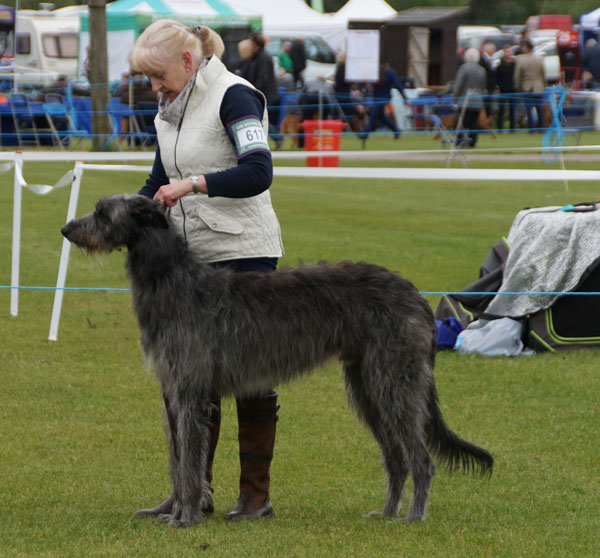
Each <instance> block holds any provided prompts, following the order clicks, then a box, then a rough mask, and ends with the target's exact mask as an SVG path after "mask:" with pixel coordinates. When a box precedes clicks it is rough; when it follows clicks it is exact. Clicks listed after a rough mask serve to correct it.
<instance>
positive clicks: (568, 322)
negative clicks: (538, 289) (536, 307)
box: [526, 260, 600, 352]
mask: <svg viewBox="0 0 600 558" xmlns="http://www.w3.org/2000/svg"><path fill="white" fill-rule="evenodd" d="M599 264H600V261H598V260H597V261H596V262H595V263H594V264H593V265H592V266H591V267H590V268H589V269H588V271H587V272H586V273H585V274H584V276H583V277H582V278H581V281H580V283H579V285H578V286H577V287H576V288H575V289H573V292H600V265H599ZM598 316H600V296H594V295H582V296H577V295H567V296H561V297H559V298H558V299H556V301H555V302H554V304H553V305H552V306H551V307H550V308H547V309H546V310H542V311H541V312H537V313H536V314H533V315H531V316H529V317H528V319H527V326H528V334H527V339H526V344H527V346H528V347H531V348H532V349H534V350H535V351H538V352H541V351H556V350H559V349H573V348H585V347H600V319H599V318H598Z"/></svg>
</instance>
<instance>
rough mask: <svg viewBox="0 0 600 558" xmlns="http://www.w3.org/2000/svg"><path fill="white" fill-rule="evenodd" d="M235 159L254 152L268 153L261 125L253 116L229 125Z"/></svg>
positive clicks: (265, 135) (265, 136) (265, 137)
mask: <svg viewBox="0 0 600 558" xmlns="http://www.w3.org/2000/svg"><path fill="white" fill-rule="evenodd" d="M228 127H229V130H230V131H231V135H232V136H233V141H234V144H235V152H236V155H237V158H238V159H239V158H241V157H243V156H244V155H248V154H249V153H254V152H256V151H270V150H269V144H268V142H267V134H266V133H265V131H264V129H263V127H262V123H261V122H260V120H258V118H256V117H255V116H244V117H242V118H238V119H237V120H235V121H234V122H231V123H230V124H229V125H228Z"/></svg>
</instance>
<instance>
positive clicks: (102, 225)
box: [61, 194, 169, 253]
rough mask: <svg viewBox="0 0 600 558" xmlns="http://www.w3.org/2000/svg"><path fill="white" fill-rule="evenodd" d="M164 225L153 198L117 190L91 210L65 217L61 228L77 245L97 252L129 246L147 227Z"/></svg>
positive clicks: (67, 237) (158, 206) (166, 225)
mask: <svg viewBox="0 0 600 558" xmlns="http://www.w3.org/2000/svg"><path fill="white" fill-rule="evenodd" d="M168 226H169V225H168V223H167V219H166V217H165V214H164V212H163V211H162V209H161V206H160V205H159V204H158V203H157V202H155V201H153V200H151V199H149V198H147V197H145V196H139V195H129V194H121V195H116V196H110V197H106V198H102V199H100V200H98V202H97V203H96V209H95V210H94V211H93V212H91V213H88V214H87V215H84V216H83V217H80V218H79V219H73V220H72V221H69V222H68V223H67V224H66V225H65V226H64V227H63V228H62V229H61V232H62V234H63V235H64V237H65V238H66V239H67V240H69V241H70V242H72V243H73V244H75V245H76V246H78V247H79V248H82V249H83V250H86V251H87V252H90V253H100V252H111V251H112V250H120V249H121V248H122V247H123V246H129V245H130V244H131V243H132V242H133V241H135V239H137V238H139V236H140V235H142V234H143V231H144V230H147V229H148V228H158V229H166V228H168Z"/></svg>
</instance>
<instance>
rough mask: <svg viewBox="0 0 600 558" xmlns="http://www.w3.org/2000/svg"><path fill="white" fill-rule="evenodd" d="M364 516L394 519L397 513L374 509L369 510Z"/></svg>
mask: <svg viewBox="0 0 600 558" xmlns="http://www.w3.org/2000/svg"><path fill="white" fill-rule="evenodd" d="M365 517H367V518H369V519H377V518H380V517H383V518H387V519H394V518H395V517H397V514H390V513H386V512H384V511H380V510H375V511H372V512H369V513H368V514H367V515H365Z"/></svg>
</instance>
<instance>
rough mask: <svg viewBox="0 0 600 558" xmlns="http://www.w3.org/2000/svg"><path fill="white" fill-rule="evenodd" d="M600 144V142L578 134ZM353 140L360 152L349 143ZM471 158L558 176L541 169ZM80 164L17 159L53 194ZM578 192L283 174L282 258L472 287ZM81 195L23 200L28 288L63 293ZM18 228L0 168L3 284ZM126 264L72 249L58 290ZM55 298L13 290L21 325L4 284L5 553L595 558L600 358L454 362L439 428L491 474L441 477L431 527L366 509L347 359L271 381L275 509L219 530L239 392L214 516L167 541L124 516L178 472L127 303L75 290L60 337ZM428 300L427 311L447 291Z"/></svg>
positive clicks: (227, 496)
mask: <svg viewBox="0 0 600 558" xmlns="http://www.w3.org/2000/svg"><path fill="white" fill-rule="evenodd" d="M569 139H570V138H569ZM598 139H599V138H598V135H597V134H591V133H589V134H584V138H583V141H584V142H585V143H589V144H595V143H598ZM494 141H495V142H496V143H494ZM540 141H541V138H540V136H533V135H529V134H525V135H518V134H510V135H509V134H503V135H501V136H499V137H498V139H497V140H492V139H491V138H489V137H483V138H482V141H481V144H482V145H481V147H486V146H487V147H491V146H494V145H506V146H507V147H508V146H512V145H516V144H518V145H536V142H537V145H539V143H540ZM436 145H437V142H435V141H434V140H432V139H431V137H425V136H414V137H407V136H406V137H405V136H403V137H402V138H401V139H400V140H398V141H396V142H394V141H393V140H390V139H387V138H371V139H370V140H369V145H368V147H369V148H372V149H379V148H402V149H410V148H432V147H435V146H436ZM343 146H344V147H345V148H348V149H359V148H360V145H359V143H358V141H357V140H354V138H344V140H343ZM277 164H279V163H277ZM282 164H283V163H282ZM286 164H290V163H286ZM342 164H348V165H358V166H367V165H368V163H366V162H349V163H342ZM371 164H373V165H380V166H392V165H393V166H415V165H416V164H419V165H422V164H429V165H431V166H437V163H436V162H429V163H423V162H419V163H411V162H407V161H402V162H379V163H378V162H374V163H371ZM473 166H477V167H481V168H511V167H518V168H548V167H547V166H546V165H545V164H544V163H543V161H541V160H540V161H539V162H535V163H531V162H529V163H525V162H516V161H512V162H511V161H510V160H509V161H505V162H498V161H494V162H490V161H477V162H474V163H473ZM598 166H600V163H598V162H594V161H592V160H590V161H589V162H588V161H585V162H569V163H567V168H581V169H595V168H597V167H598ZM69 168H72V165H71V164H66V163H47V164H46V163H44V164H40V163H26V164H25V178H26V180H27V181H28V182H30V183H34V182H35V183H37V182H46V183H54V182H55V181H56V180H57V179H58V178H59V177H60V176H62V174H63V173H64V172H66V170H68V169H69ZM142 181H143V175H141V174H140V175H138V174H136V173H124V174H122V175H118V174H115V173H108V172H97V171H86V173H85V175H84V178H83V183H82V193H81V199H80V203H79V211H78V213H79V214H83V213H84V212H87V211H89V210H91V208H92V207H93V205H94V202H95V201H96V200H97V199H98V198H99V197H101V196H104V195H109V194H112V193H120V192H134V191H136V190H137V189H138V188H139V187H140V185H141V184H142ZM569 190H570V191H569V192H568V193H567V192H565V190H564V186H563V184H562V183H539V184H535V183H509V182H494V181H489V182H484V181H482V182H468V183H459V182H449V181H443V180H439V181H416V182H412V183H409V182H406V181H386V180H326V179H302V180H301V179H292V178H288V179H276V180H275V182H274V184H273V186H272V190H271V191H272V196H273V201H274V205H275V207H276V210H277V213H278V215H279V218H280V221H281V224H282V229H283V236H284V243H285V248H286V256H285V258H284V259H283V261H282V265H287V266H296V265H298V264H299V263H307V262H317V261H320V260H328V261H332V262H333V261H339V260H344V259H352V260H366V261H371V262H375V263H379V264H382V265H384V266H387V267H389V268H391V269H393V270H396V271H398V272H400V273H402V274H403V275H404V276H405V277H407V278H409V279H411V280H412V281H413V282H414V283H415V284H416V285H417V287H418V288H419V289H420V290H423V291H439V290H456V289H459V288H461V287H462V286H464V285H466V284H467V283H470V282H471V281H472V280H473V279H475V278H476V277H477V273H478V269H479V265H480V263H481V261H482V260H483V258H484V257H485V255H486V254H487V251H488V250H489V247H490V246H491V245H492V244H493V243H494V242H495V241H496V240H497V239H498V238H500V237H501V236H502V235H504V234H506V233H507V232H508V228H509V227H510V225H511V223H512V220H513V218H514V216H515V214H516V213H517V211H519V210H520V209H522V208H523V207H525V206H540V205H559V204H566V203H576V202H580V201H589V200H594V199H598V198H599V194H598V188H597V186H596V185H595V184H591V183H580V182H578V183H575V182H573V183H571V184H570V185H569ZM68 197H69V192H68V189H63V190H59V191H56V192H54V193H52V194H51V195H49V196H45V197H40V196H36V195H34V194H32V193H30V192H29V191H24V193H23V207H24V215H23V232H22V254H21V284H22V285H29V286H52V285H54V284H55V283H56V274H57V270H58V258H59V254H60V248H61V242H62V239H61V236H60V232H59V229H60V227H61V226H62V225H63V224H64V221H65V216H66V207H67V203H68ZM11 235H12V172H7V173H4V174H2V175H0V285H2V286H6V285H9V284H10V258H11ZM124 257H125V256H124V253H114V254H111V255H109V256H104V257H92V258H90V257H86V256H84V255H82V254H81V253H79V252H78V251H76V250H74V251H72V254H71V261H70V267H69V275H68V281H67V285H68V286H72V287H94V288H96V287H108V288H123V287H127V286H128V282H127V278H126V276H125V270H124V268H123V263H124ZM52 301H53V293H52V292H51V291H22V292H21V293H20V308H19V316H18V317H16V318H13V317H11V316H10V315H9V291H8V290H7V289H0V338H1V341H0V381H1V387H0V420H1V423H0V424H1V425H2V426H1V428H0V502H1V505H0V557H17V556H18V557H26V556H27V557H28V556H49V557H50V556H51V557H60V558H62V557H82V556H86V557H87V556H102V557H105V556H111V557H112V556H119V557H131V556H157V557H159V556H160V557H162V556H173V557H175V556H177V557H178V558H179V557H186V556H198V555H204V553H206V555H207V556H215V557H216V556H223V557H231V556H241V557H245V556H249V557H250V556H252V557H253V556H269V557H271V556H294V557H295V556H298V557H304V556H306V557H307V558H310V557H314V556H318V557H330V556H344V557H345V556H361V557H376V556H377V557H379V556H386V557H387V556H390V557H391V556H403V557H419V558H420V557H444V558H446V557H466V556H470V557H489V556H494V557H496V556H502V557H511V558H512V557H550V556H551V557H555V556H556V557H558V556H564V557H590V558H592V557H596V556H598V548H600V539H599V535H598V533H600V520H599V517H600V503H599V496H600V482H599V479H600V449H599V445H598V442H597V434H598V431H599V430H600V419H599V413H598V401H599V400H600V398H599V395H600V374H599V373H598V368H599V367H598V364H597V363H598V353H597V352H596V351H593V350H582V351H573V352H562V353H559V354H544V355H536V356H532V357H521V358H513V359H508V358H483V357H477V356H462V355H457V354H454V353H441V354H440V355H439V357H438V362H437V368H436V379H437V384H438V391H439V395H440V401H441V407H442V410H443V412H444V415H445V418H446V420H447V422H448V424H449V425H450V426H451V428H452V429H454V430H455V431H456V432H457V433H458V434H460V435H461V436H463V437H465V438H466V439H468V440H470V441H473V442H474V443H476V444H479V445H481V446H483V447H485V448H487V449H489V450H490V451H491V453H492V454H493V455H494V457H495V460H496V462H495V470H494V474H493V476H492V477H491V479H480V478H473V477H469V476H464V475H462V474H455V475H449V474H448V473H446V472H445V471H444V470H443V468H440V470H439V471H438V474H437V475H436V478H435V480H434V482H433V485H432V491H431V499H430V505H429V512H428V517H427V520H426V521H425V522H424V523H421V524H406V523H404V522H391V521H389V520H372V519H366V518H365V517H364V514H366V513H367V512H369V511H371V510H373V509H376V508H380V507H381V506H382V504H383V498H384V491H385V482H384V477H383V472H382V469H381V468H380V466H379V463H378V452H377V448H376V445H375V443H374V441H373V440H372V439H371V437H370V436H369V435H368V433H367V432H366V431H365V429H364V428H363V427H362V426H361V425H360V424H359V422H358V421H357V420H356V419H355V417H354V416H353V414H352V412H351V410H350V409H349V408H348V405H347V403H346V399H345V394H344V388H343V380H342V377H341V374H340V367H339V365H338V364H337V363H331V364H330V365H328V366H326V367H324V368H322V369H320V370H318V371H316V373H315V374H314V375H312V376H311V377H308V378H305V379H303V380H302V381H299V382H296V383H293V384H290V385H286V386H280V388H279V390H278V391H279V393H280V403H281V410H280V420H279V423H278V436H277V444H276V448H275V459H274V462H273V467H272V501H273V505H274V507H275V512H276V516H275V518H272V519H268V520H263V521H260V522H246V523H238V524H228V523H226V522H225V521H224V519H223V516H224V515H225V514H226V513H227V512H228V511H230V509H231V508H232V506H233V505H234V503H235V500H236V498H237V475H238V464H237V451H238V450H237V442H236V436H237V433H236V426H235V422H236V421H235V412H234V404H233V402H232V401H231V400H226V401H225V402H224V412H223V414H224V424H223V430H222V438H221V441H220V444H219V448H218V450H217V457H216V461H215V481H214V488H215V505H216V512H215V515H214V516H213V517H209V518H207V519H206V520H205V522H204V523H203V524H202V525H199V526H197V527H194V528H191V529H188V530H174V529H171V528H168V527H166V526H164V525H162V524H159V523H158V522H156V521H153V520H136V519H134V517H133V515H134V512H135V510H136V509H138V508H140V507H147V506H150V505H155V504H157V503H158V502H159V501H160V500H161V498H163V497H166V496H167V495H168V494H169V491H170V481H169V478H168V472H167V450H166V447H165V442H164V434H163V417H162V403H161V397H160V393H159V389H158V386H157V384H156V381H155V379H154V377H153V374H152V372H151V371H147V370H146V368H145V366H144V361H143V357H142V354H141V350H140V344H139V333H138V329H137V325H136V323H135V317H134V316H133V313H132V309H131V302H130V295H129V293H127V292H103V293H101V292H94V291H69V292H66V293H65V298H64V306H63V314H62V320H61V326H60V332H59V337H58V341H57V342H54V343H52V342H49V341H47V336H48V328H49V323H50V313H51V308H52ZM430 302H431V304H432V306H435V305H436V304H437V297H430Z"/></svg>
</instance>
